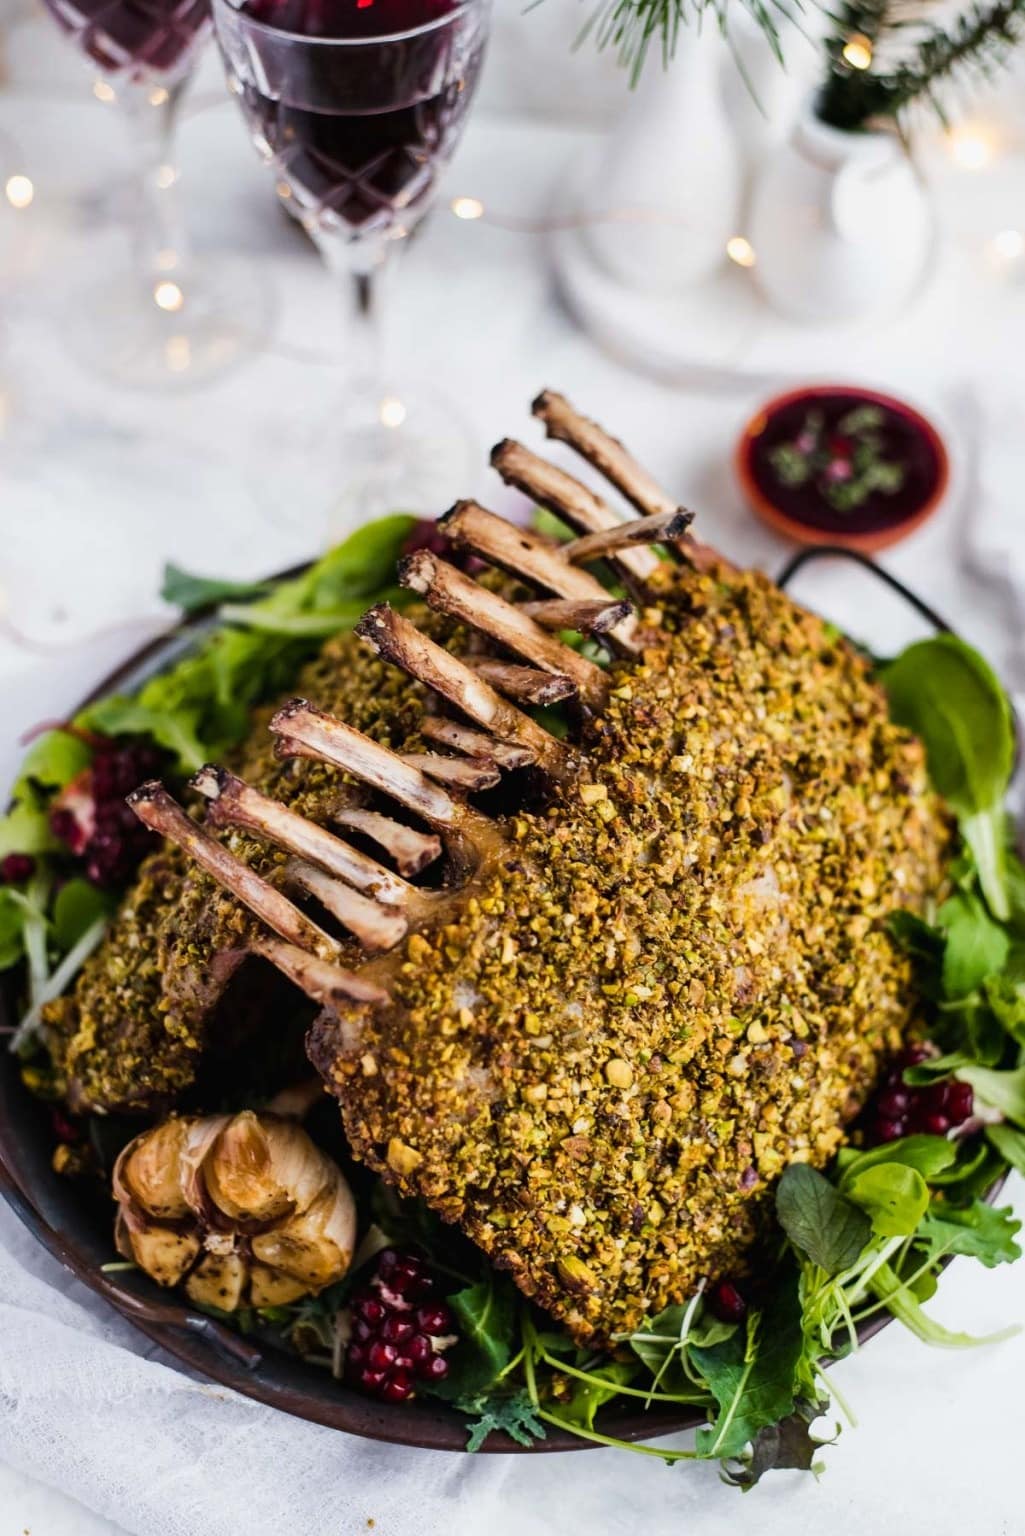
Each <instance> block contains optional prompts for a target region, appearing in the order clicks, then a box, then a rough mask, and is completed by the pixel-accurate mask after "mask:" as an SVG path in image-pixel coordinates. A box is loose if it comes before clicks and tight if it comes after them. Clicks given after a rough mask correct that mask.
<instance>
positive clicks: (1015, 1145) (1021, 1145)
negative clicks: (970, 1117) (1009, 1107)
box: [986, 1125, 1025, 1173]
mask: <svg viewBox="0 0 1025 1536" xmlns="http://www.w3.org/2000/svg"><path fill="white" fill-rule="evenodd" d="M986 1140H987V1141H989V1142H990V1143H991V1144H992V1145H993V1146H994V1147H995V1148H996V1149H997V1151H998V1152H999V1154H1000V1156H1001V1157H1002V1158H1003V1159H1004V1162H1005V1163H1009V1164H1010V1165H1011V1167H1012V1168H1015V1169H1017V1171H1018V1172H1019V1173H1025V1131H1019V1130H1018V1129H1017V1128H1016V1127H1015V1126H1013V1125H987V1127H986Z"/></svg>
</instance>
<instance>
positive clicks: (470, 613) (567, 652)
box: [399, 549, 629, 709]
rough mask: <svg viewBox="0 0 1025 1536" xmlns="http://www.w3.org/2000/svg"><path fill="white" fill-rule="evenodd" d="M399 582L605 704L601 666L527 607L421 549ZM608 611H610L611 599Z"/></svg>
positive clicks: (595, 703) (596, 704) (588, 699)
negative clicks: (554, 634) (565, 642)
mask: <svg viewBox="0 0 1025 1536" xmlns="http://www.w3.org/2000/svg"><path fill="white" fill-rule="evenodd" d="M399 581H400V582H401V583H402V585H403V586H404V587H409V588H410V589H411V590H412V591H414V592H419V593H421V594H422V596H424V597H425V598H426V599H427V602H428V604H429V605H430V607H432V608H435V609H437V610H438V611H439V612H441V613H447V614H451V616H452V617H453V618H456V619H459V620H460V621H461V622H462V623H464V624H470V625H472V626H473V627H474V628H475V629H478V630H481V631H482V632H483V633H484V634H486V635H488V636H490V638H491V639H493V640H496V641H497V642H498V643H499V645H503V646H505V647H506V649H507V650H510V651H512V652H514V654H515V655H517V656H522V657H523V659H524V660H525V661H529V662H531V663H532V665H533V666H535V667H540V668H541V669H542V670H543V671H545V672H558V673H562V674H565V676H567V677H570V678H572V679H573V683H574V685H575V687H576V690H577V691H578V692H579V694H580V696H581V698H582V699H583V700H584V701H585V703H587V704H589V705H590V706H591V707H592V708H594V709H601V708H602V706H603V705H604V703H605V701H606V699H607V698H608V679H607V678H606V676H605V673H604V672H603V671H602V669H601V668H600V667H597V666H595V664H594V662H593V661H588V660H587V658H586V657H584V656H581V655H580V654H579V653H578V652H577V651H574V650H572V649H571V647H570V646H568V645H563V643H562V641H561V640H553V639H552V636H551V635H549V634H547V633H546V632H545V630H544V629H542V627H541V626H540V625H539V624H536V623H535V622H534V620H533V619H532V618H531V617H530V616H529V614H527V613H526V612H525V611H524V609H523V608H522V607H519V606H516V605H514V604H513V603H507V602H506V600H505V598H503V597H499V596H498V594H497V593H496V592H489V591H488V590H487V588H486V587H482V586H481V585H480V584H479V583H478V582H476V581H474V580H473V579H472V577H470V576H466V575H464V573H463V572H462V571H460V570H457V569H456V567H455V566H454V565H449V563H448V561H446V560H441V559H439V557H438V556H437V555H433V554H431V553H430V551H429V550H426V549H422V550H418V551H417V552H416V554H414V555H409V556H408V557H407V558H406V559H405V560H403V561H401V562H400V564H399ZM592 607H593V604H592ZM605 607H606V608H608V607H609V603H608V600H607V599H606V602H605ZM627 612H629V609H627ZM622 616H623V615H622V614H621V615H620V617H622ZM614 622H615V621H614ZM564 627H566V628H568V627H569V626H568V625H567V626H564Z"/></svg>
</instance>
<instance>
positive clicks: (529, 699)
mask: <svg viewBox="0 0 1025 1536" xmlns="http://www.w3.org/2000/svg"><path fill="white" fill-rule="evenodd" d="M466 664H467V666H469V667H472V668H473V670H474V671H475V672H476V674H477V676H478V677H482V678H484V680H485V682H488V683H490V684H491V686H492V687H493V688H497V689H498V691H499V693H504V694H505V695H506V697H507V698H510V699H516V701H517V702H518V703H520V704H532V705H543V704H558V703H559V702H560V700H562V699H569V698H572V697H573V695H574V694H575V693H576V691H577V690H576V686H575V684H574V682H573V679H572V678H571V677H565V676H560V675H559V674H558V673H557V672H538V671H537V670H536V668H534V667H518V666H517V665H516V663H515V662H512V661H497V660H496V659H495V658H494V657H493V656H468V657H467V658H466Z"/></svg>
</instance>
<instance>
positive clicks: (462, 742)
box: [420, 715, 537, 768]
mask: <svg viewBox="0 0 1025 1536" xmlns="http://www.w3.org/2000/svg"><path fill="white" fill-rule="evenodd" d="M420 734H421V736H426V737H427V740H428V741H437V742H439V743H440V744H441V745H442V746H445V747H451V748H452V749H453V751H456V752H463V753H465V754H466V756H467V757H473V758H480V759H482V760H484V761H485V762H487V761H490V762H494V763H497V764H498V766H499V767H500V768H527V767H529V766H530V764H531V763H533V762H536V761H537V754H536V753H535V752H533V751H531V749H530V747H524V746H516V745H514V744H513V743H512V742H508V741H499V740H498V739H497V738H496V737H494V736H488V735H487V734H486V733H485V732H484V731H475V730H473V729H472V728H471V727H470V726H468V725H461V724H459V722H458V721H456V720H446V719H444V718H443V717H442V716H441V715H426V716H425V717H424V719H423V720H422V721H421V722H420Z"/></svg>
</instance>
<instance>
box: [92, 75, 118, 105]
mask: <svg viewBox="0 0 1025 1536" xmlns="http://www.w3.org/2000/svg"><path fill="white" fill-rule="evenodd" d="M93 95H94V96H95V97H96V100H97V101H106V102H111V101H116V100H117V92H116V91H115V90H114V87H113V86H112V85H108V84H107V82H106V80H94V81H93Z"/></svg>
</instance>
